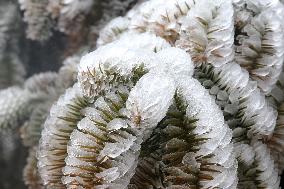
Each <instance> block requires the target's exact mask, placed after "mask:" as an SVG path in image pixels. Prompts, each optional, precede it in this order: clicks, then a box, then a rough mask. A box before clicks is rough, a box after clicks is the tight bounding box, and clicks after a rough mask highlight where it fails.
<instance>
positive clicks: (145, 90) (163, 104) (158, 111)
mask: <svg viewBox="0 0 284 189" xmlns="http://www.w3.org/2000/svg"><path fill="white" fill-rule="evenodd" d="M174 92H175V83H174V81H173V79H171V78H170V77H168V76H167V75H166V74H165V73H152V72H150V73H148V74H146V75H144V76H143V77H142V78H141V79H140V80H139V82H138V83H137V84H136V85H135V87H134V88H133V89H132V90H131V92H130V94H129V97H128V100H127V102H126V108H127V110H128V111H129V113H130V115H129V116H130V119H132V120H133V122H134V123H136V126H137V127H142V128H144V127H153V126H155V125H157V124H158V122H159V121H160V120H161V119H162V118H163V117H165V115H166V112H167V109H168V107H169V106H170V104H171V103H172V98H173V95H174ZM160 94H163V95H160Z"/></svg>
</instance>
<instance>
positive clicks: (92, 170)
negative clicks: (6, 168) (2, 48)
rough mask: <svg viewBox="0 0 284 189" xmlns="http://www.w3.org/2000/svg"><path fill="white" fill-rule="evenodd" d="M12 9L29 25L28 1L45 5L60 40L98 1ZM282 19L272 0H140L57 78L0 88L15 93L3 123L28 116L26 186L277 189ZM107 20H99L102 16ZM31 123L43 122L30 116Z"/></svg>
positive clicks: (283, 141) (283, 8)
mask: <svg viewBox="0 0 284 189" xmlns="http://www.w3.org/2000/svg"><path fill="white" fill-rule="evenodd" d="M20 2H21V4H22V8H23V9H24V10H25V15H26V19H27V21H28V23H29V26H30V27H32V26H33V19H29V18H28V16H29V15H35V14H32V12H30V11H29V8H31V7H29V6H27V5H28V2H33V3H39V4H40V5H41V6H42V5H43V4H44V3H45V4H46V5H48V6H47V7H45V8H47V10H48V11H49V13H48V14H49V17H46V16H44V18H48V19H57V21H58V26H57V27H58V28H59V30H61V31H63V32H65V33H68V32H70V30H69V29H70V28H71V29H76V28H73V27H72V24H74V23H76V22H77V21H78V22H80V23H81V24H82V23H83V21H84V20H85V19H86V17H87V15H88V14H92V10H91V8H90V7H95V6H97V5H98V4H100V3H101V2H100V1H91V0H87V1H80V0H68V1H67V0H66V1H59V0H56V1H48V0H45V1H42V2H40V1H36V0H29V1H27V0H21V1H20ZM115 2H120V3H118V4H116V3H113V5H115V6H117V7H116V8H115V6H114V7H113V8H114V10H117V12H119V10H120V6H122V7H126V6H127V5H128V4H130V2H132V1H125V2H124V1H115ZM124 4H125V5H124ZM102 5H104V6H106V7H107V6H108V1H106V2H105V3H102ZM104 6H103V7H104ZM39 8H40V7H39ZM30 10H34V11H35V9H30ZM35 13H37V14H42V12H38V11H37V12H35ZM114 14H115V15H116V12H115V13H114ZM283 16H284V5H283V4H282V2H281V1H279V0H198V1H195V0H175V1H167V0H148V1H141V2H139V3H138V4H137V5H136V6H134V7H133V8H132V9H131V10H130V11H129V12H128V13H127V14H126V15H125V16H121V17H117V18H115V19H113V20H112V21H110V22H109V23H108V24H107V25H106V26H105V27H104V28H103V29H102V30H101V31H100V33H99V38H98V40H97V42H96V43H97V49H96V50H94V51H92V52H90V53H88V54H86V55H84V56H83V57H82V58H81V60H80V64H79V65H78V68H76V64H75V65H73V66H65V67H63V68H61V70H60V71H59V73H58V74H51V73H50V74H48V76H47V75H46V76H44V79H43V78H42V77H43V76H40V75H39V76H37V77H35V78H34V79H30V80H28V81H27V82H26V83H25V84H24V87H22V88H21V87H11V88H8V89H6V90H5V91H2V92H1V93H0V96H5V95H10V96H13V97H14V98H13V100H12V101H11V102H9V104H10V105H9V107H12V108H13V110H11V109H9V108H5V107H4V108H3V110H1V112H0V116H1V115H3V116H2V117H3V118H5V120H4V121H3V122H2V123H3V124H2V127H11V126H12V125H15V124H19V123H18V122H20V120H18V119H17V118H22V119H27V118H26V117H28V116H29V115H31V117H30V120H29V121H27V123H26V124H25V125H24V127H23V128H22V137H23V139H24V142H25V144H26V145H27V146H30V147H31V149H30V156H29V158H28V165H27V166H26V168H25V179H26V182H27V184H28V185H29V186H30V187H31V188H36V187H42V188H56V189H57V188H87V189H88V188H99V189H103V188H106V189H125V188H128V189H195V188H204V189H205V188H206V189H213V188H222V189H234V188H238V189H247V188H251V189H253V188H267V189H277V188H279V187H280V186H279V185H280V175H281V172H282V171H283V168H284V151H283V149H284V129H283V128H284V127H283V123H284V118H283V112H284V105H283V103H284V74H283V72H282V67H283V60H284V24H283V22H282V18H283ZM109 17H110V16H109V15H108V14H107V13H106V15H104V14H103V15H102V18H101V20H103V21H104V20H105V19H106V20H107V19H109ZM31 18H34V19H36V18H37V17H31ZM40 20H41V21H43V22H45V23H38V24H37V25H35V26H37V27H39V28H37V30H35V32H37V31H40V29H44V27H46V26H48V25H46V23H48V22H47V20H46V21H45V20H44V19H40ZM71 20H75V21H76V22H74V23H72V21H71ZM103 21H102V22H103ZM101 24H102V23H101V22H100V21H98V22H97V23H96V24H95V25H93V27H94V28H96V27H99V26H100V25H101ZM79 25H80V24H79ZM82 25H84V24H82ZM82 25H80V26H82ZM70 26H71V27H70ZM44 31H46V32H49V30H48V29H44ZM91 33H92V32H91ZM95 33H96V32H95ZM31 34H32V33H31ZM38 34H44V32H39V33H38ZM37 36H39V35H37ZM46 36H47V35H46ZM35 38H38V37H35ZM72 70H73V71H72ZM67 73H68V74H67ZM74 75H77V79H76V78H74ZM55 81H61V82H59V83H57V82H55ZM66 82H67V84H66ZM59 84H60V85H59ZM64 84H65V85H64ZM32 86H38V87H37V88H34V87H32ZM45 86H46V87H45ZM50 86H51V87H50ZM57 86H58V87H57ZM68 87H69V88H68ZM65 88H68V89H67V90H66V91H65V92H64V94H62V93H63V91H64V90H65ZM47 89H48V90H47ZM50 89H53V90H51V91H50ZM19 91H21V93H19ZM51 94H54V95H51ZM60 94H62V95H61V96H60V97H59V99H58V100H57V101H56V102H55V103H53V102H54V100H55V99H56V98H57V97H58V96H59V95H60ZM23 95H26V96H27V98H20V97H21V96H23ZM47 96H49V97H51V96H52V99H49V98H48V99H49V100H44V102H45V103H44V106H43V107H44V108H39V107H37V108H35V109H32V110H29V109H27V110H28V111H30V112H32V113H31V114H29V113H27V114H22V113H23V112H24V111H22V110H23V109H24V108H25V107H26V106H27V104H29V103H30V102H31V101H32V102H34V101H37V100H38V101H41V102H42V99H39V97H43V98H46V97H47ZM4 100H5V99H4ZM4 100H3V101H4ZM0 103H1V104H4V102H0ZM52 104H53V105H52ZM7 107H8V106H7ZM49 107H51V109H50V113H49V116H48V117H47V114H46V112H47V111H48V110H49ZM39 115H45V116H43V118H41V119H35V118H39ZM45 119H46V120H45ZM35 120H37V121H36V122H34V121H35ZM43 120H45V123H44V126H43V130H42V132H41V134H39V133H40V130H41V127H32V125H39V123H42V122H43ZM0 121H1V119H0ZM12 121H14V122H12ZM15 121H16V122H15ZM0 125H1V122H0ZM36 129H37V130H36ZM33 134H34V135H33ZM35 135H36V136H35ZM39 138H40V139H39ZM38 140H39V141H38ZM35 156H36V157H35ZM32 171H34V172H32ZM31 173H34V174H31ZM32 180H35V181H34V182H33V181H32Z"/></svg>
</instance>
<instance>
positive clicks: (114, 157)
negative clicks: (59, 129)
mask: <svg viewBox="0 0 284 189" xmlns="http://www.w3.org/2000/svg"><path fill="white" fill-rule="evenodd" d="M126 89H127V88H126ZM123 91H127V90H121V89H119V88H118V89H117V88H113V89H112V90H111V91H109V92H107V94H106V95H105V96H104V97H100V98H98V99H97V100H96V101H95V102H94V104H93V107H89V108H86V109H85V110H84V111H83V112H84V115H85V116H86V117H85V118H83V119H82V120H81V121H80V122H79V123H78V126H77V129H75V130H73V132H72V134H71V136H70V143H69V145H68V147H67V153H68V155H67V157H66V159H65V162H66V166H65V167H64V168H63V169H62V171H63V174H64V177H63V178H62V182H63V183H64V184H65V185H66V186H67V188H72V187H75V186H84V187H93V186H96V187H98V188H115V187H119V188H126V187H127V185H128V184H129V182H130V178H131V177H132V176H133V174H134V173H135V167H136V166H137V161H138V156H139V151H140V148H141V143H142V141H143V140H145V139H147V138H148V137H149V136H150V134H151V133H152V131H153V129H154V128H155V127H156V125H157V124H158V122H160V121H161V119H163V117H164V116H165V114H166V112H167V110H168V108H169V106H170V104H171V102H172V99H173V96H174V92H175V83H174V81H173V80H172V79H171V78H170V77H168V76H167V75H166V74H165V73H158V74H157V73H151V72H150V73H148V74H145V75H144V76H143V77H141V79H139V81H138V82H137V84H136V85H135V86H134V87H133V89H131V91H130V93H129V96H128V94H124V95H123V93H124V92H123ZM158 94H164V95H162V96H160V95H158ZM127 96H128V98H127ZM125 97H126V98H125ZM125 108H126V110H125V111H126V115H127V117H124V116H122V115H121V114H120V113H121V112H122V111H121V110H123V109H125ZM90 159H92V161H89V160H90ZM92 175H94V176H92Z"/></svg>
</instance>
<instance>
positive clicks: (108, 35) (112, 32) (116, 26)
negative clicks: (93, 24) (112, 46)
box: [97, 17, 129, 46]
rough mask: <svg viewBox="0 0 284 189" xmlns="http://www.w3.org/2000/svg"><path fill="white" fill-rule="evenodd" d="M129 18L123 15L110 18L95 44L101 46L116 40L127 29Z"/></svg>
mask: <svg viewBox="0 0 284 189" xmlns="http://www.w3.org/2000/svg"><path fill="white" fill-rule="evenodd" d="M128 25H129V20H128V19H127V18H125V17H117V18H114V19H113V20H111V21H110V22H109V23H108V24H107V25H106V26H105V27H104V28H103V29H102V30H101V31H100V35H99V39H98V40H97V46H102V45H105V44H107V43H110V42H112V41H115V40H117V39H118V38H119V37H120V35H121V34H122V33H123V32H124V31H126V30H127V29H128Z"/></svg>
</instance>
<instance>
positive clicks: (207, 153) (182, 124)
mask: <svg viewBox="0 0 284 189" xmlns="http://www.w3.org/2000/svg"><path fill="white" fill-rule="evenodd" d="M176 82H177V92H176V95H175V106H176V108H174V109H173V110H171V111H173V112H169V114H168V115H167V117H166V118H165V120H164V122H163V121H162V122H161V125H164V124H165V125H166V127H165V129H163V132H162V133H165V134H166V135H165V136H163V138H165V139H164V140H166V142H164V143H163V144H161V147H162V149H163V153H162V160H163V162H164V164H165V168H164V169H163V171H165V175H166V178H165V180H166V182H167V184H168V185H170V186H172V187H186V186H188V185H192V186H195V185H198V186H202V187H204V188H211V187H212V188H214V187H220V188H228V189H229V188H236V183H237V163H236V160H235V156H234V153H233V146H232V144H231V139H232V131H231V130H230V129H229V127H228V126H227V125H226V124H225V122H224V118H223V114H222V111H221V110H220V109H219V108H218V106H217V105H216V104H215V101H214V99H213V98H212V97H211V96H210V95H209V93H208V91H207V90H206V89H205V88H203V87H202V86H201V85H200V83H199V82H198V81H197V80H195V79H192V78H191V77H189V76H181V77H179V78H178V79H177V80H176ZM177 118H178V119H179V120H182V121H178V120H177ZM181 160H182V161H181ZM180 161H181V162H180ZM195 161H196V162H195ZM193 162H195V163H193ZM209 162H210V163H209ZM211 163H212V164H211ZM203 166H206V167H207V168H208V170H203V168H202V167H203ZM210 170H212V171H210ZM185 175H187V176H186V177H184V176H185ZM199 175H203V176H199ZM181 177H183V180H182V181H181V182H178V178H181Z"/></svg>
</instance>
